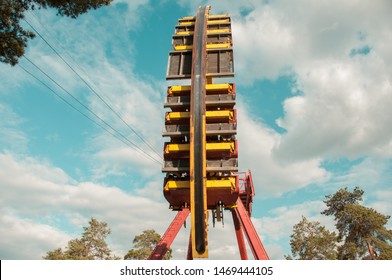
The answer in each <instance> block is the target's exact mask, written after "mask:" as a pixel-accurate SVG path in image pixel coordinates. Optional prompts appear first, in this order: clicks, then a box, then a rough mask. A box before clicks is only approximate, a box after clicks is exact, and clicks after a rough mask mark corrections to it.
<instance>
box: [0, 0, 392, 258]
mask: <svg viewBox="0 0 392 280" xmlns="http://www.w3.org/2000/svg"><path fill="white" fill-rule="evenodd" d="M205 4H209V5H211V6H212V11H211V12H212V13H213V14H218V13H229V14H230V15H231V17H232V22H233V23H232V27H233V40H234V46H233V47H234V61H235V73H236V77H235V78H234V82H235V83H236V85H237V95H238V101H237V110H238V122H239V124H238V139H239V160H240V169H241V170H242V171H246V170H247V169H251V170H252V174H253V179H254V183H255V187H256V197H255V203H254V211H253V221H254V224H255V226H256V228H257V230H258V232H259V234H260V236H261V238H262V240H263V243H264V245H265V247H266V249H267V252H268V253H269V255H270V257H271V258H272V259H282V258H283V255H284V254H288V253H289V252H290V248H289V238H290V234H291V232H292V227H293V225H294V224H295V223H297V222H298V221H299V220H300V219H301V216H302V215H304V216H307V217H308V218H310V219H312V220H319V221H321V222H322V223H323V224H325V225H326V226H327V227H328V228H329V229H333V224H334V222H333V220H331V219H329V218H328V217H324V216H322V215H320V211H322V210H323V209H324V204H323V202H322V200H323V199H324V196H325V195H326V194H330V193H334V192H335V191H336V190H338V189H339V188H341V187H349V188H350V187H351V188H352V187H354V186H359V187H361V188H363V189H364V190H365V202H364V204H365V205H366V206H369V207H373V208H375V209H376V210H378V211H380V212H382V213H384V214H391V213H392V206H391V203H390V201H391V200H392V189H391V184H390V182H391V172H390V170H391V166H392V129H391V125H390V119H391V118H392V110H391V109H390V108H392V49H391V48H390V46H391V44H392V31H391V30H390V28H389V27H390V26H391V24H392V22H391V21H392V19H391V17H390V15H389V11H390V10H391V8H392V4H391V2H390V1H388V0H384V1H383V0H377V1H370V0H369V1H360V2H359V1H338V0H329V1H311V0H300V1H296V3H295V5H294V4H293V3H292V1H289V0H275V1H256V0H248V1H236V2H234V3H230V2H229V1H184V0H179V1H169V0H167V1H148V0H139V1H130V0H129V1H127V0H117V1H116V0H115V1H114V2H113V4H112V5H111V6H109V7H106V8H102V9H100V10H97V11H93V12H90V13H89V14H86V15H83V16H81V17H80V18H79V19H77V20H71V19H67V18H62V17H58V16H56V15H55V11H53V10H41V11H35V12H29V13H27V15H26V19H27V20H28V22H30V23H31V24H32V25H33V26H34V28H36V29H37V30H38V31H39V32H40V33H41V34H42V35H43V37H44V38H45V39H46V40H47V41H48V42H49V43H50V44H51V45H52V47H54V48H55V49H56V51H57V52H58V53H60V54H61V56H62V57H63V58H64V59H65V60H66V61H67V62H68V64H70V65H71V66H72V67H73V68H74V69H75V70H76V71H77V72H78V73H79V75H80V76H81V77H83V79H84V80H85V81H87V82H88V84H89V85H90V87H92V88H93V89H94V90H95V91H96V92H97V93H98V94H99V95H100V96H102V97H103V98H104V99H105V100H106V101H107V102H109V103H110V104H111V105H112V107H113V108H115V110H116V112H118V114H119V115H121V116H122V117H123V119H124V120H126V122H127V123H128V124H129V125H130V126H131V127H132V128H133V129H135V130H137V131H138V132H139V133H140V135H142V136H143V137H144V139H146V140H147V141H148V143H149V144H150V145H151V146H153V147H154V149H155V150H157V151H158V152H159V153H160V152H161V150H162V147H163V142H164V139H163V138H162V137H161V132H162V127H163V120H164V109H163V98H164V95H165V90H166V87H167V86H168V85H169V84H172V83H169V82H167V81H165V72H166V63H167V57H168V52H169V51H170V50H171V49H172V46H171V35H172V34H173V31H174V25H175V24H176V22H177V20H178V18H180V17H182V16H186V15H193V14H195V12H196V9H197V7H198V6H199V5H205ZM305 7H306V8H305ZM26 57H27V58H29V59H30V60H31V61H33V62H34V63H35V64H37V65H39V67H40V68H41V69H43V70H44V71H45V72H46V73H47V74H48V75H50V76H51V77H53V78H54V79H55V80H56V82H57V83H59V84H60V85H61V86H62V87H64V88H65V89H66V90H67V91H68V92H70V93H72V94H73V95H74V96H76V97H77V98H78V99H79V100H81V101H82V102H83V103H84V104H85V105H86V106H87V107H88V108H89V109H90V110H92V111H93V112H94V113H96V114H97V115H98V116H99V117H100V118H101V119H103V120H105V121H106V122H107V123H110V124H111V125H112V126H113V127H115V128H116V129H117V130H118V131H120V132H121V133H122V134H124V135H126V136H127V137H128V138H129V139H130V140H131V141H132V142H133V143H137V145H138V146H140V147H141V148H142V149H143V150H145V151H148V149H149V148H148V147H147V146H146V145H145V143H143V142H142V141H141V140H140V139H139V138H138V137H137V136H136V135H135V134H134V133H133V132H132V131H131V130H130V129H129V128H128V127H126V126H125V125H124V124H123V123H122V122H121V121H120V120H119V118H117V117H116V115H114V114H113V113H112V112H111V111H110V110H108V108H107V107H106V106H105V105H104V104H103V103H102V102H101V101H100V100H99V98H98V97H97V96H96V95H95V94H94V93H93V92H92V91H91V89H89V88H88V87H87V86H86V84H85V83H84V82H83V81H82V80H81V79H80V78H79V77H78V76H77V75H75V73H74V72H73V71H72V70H71V69H70V68H69V67H68V66H67V65H66V64H65V63H64V62H63V61H62V60H61V59H60V58H59V57H58V56H57V55H56V54H55V53H54V52H53V50H52V49H51V48H50V47H49V46H48V45H46V44H45V42H44V41H43V40H42V39H41V38H39V37H38V36H37V38H36V39H34V40H33V41H31V42H30V43H29V47H28V49H27V52H26ZM20 66H22V67H23V68H25V69H27V70H28V71H31V72H33V73H34V74H35V75H36V76H38V77H39V78H40V79H41V80H42V81H43V82H45V84H47V85H48V86H49V87H50V88H52V89H53V90H55V91H56V93H58V94H60V95H61V96H62V97H64V98H66V99H67V100H68V101H70V102H73V100H72V99H71V98H70V97H69V96H68V95H67V94H66V93H65V92H64V91H62V90H61V89H59V88H58V87H56V85H55V84H53V82H52V81H50V80H49V79H48V78H47V77H45V76H44V75H43V74H42V73H40V72H39V71H38V70H37V69H36V68H34V66H33V65H31V64H30V63H29V62H28V61H27V60H26V59H25V58H22V59H21V60H20ZM20 66H16V67H10V66H8V65H0V119H1V122H0V201H1V203H0V207H1V209H0V210H1V211H0V222H1V225H2V227H1V228H0V237H1V238H0V258H1V259H40V258H41V256H43V255H44V254H45V252H46V251H48V250H51V249H54V248H57V247H60V246H62V247H63V246H65V245H66V244H67V241H68V240H70V239H71V238H76V237H78V236H79V235H80V233H81V231H82V227H83V226H85V225H86V224H87V222H88V220H89V219H90V218H91V217H95V218H97V219H98V220H101V221H106V222H108V224H109V226H110V227H111V229H112V234H111V236H110V238H109V245H110V247H111V249H112V250H113V251H114V252H115V253H116V254H117V255H120V256H123V255H124V254H125V253H126V252H127V251H128V250H129V249H130V248H131V242H132V239H133V237H134V236H135V235H136V234H139V233H140V232H141V231H143V230H144V229H150V228H153V229H155V230H157V231H158V232H159V233H161V234H162V233H163V232H164V230H165V229H166V227H167V226H168V225H169V223H170V222H171V219H172V218H173V215H174V213H172V212H170V211H169V210H168V204H167V202H166V201H165V199H164V198H163V195H162V179H163V175H162V174H161V166H160V165H159V164H157V163H156V162H154V161H152V160H151V159H149V158H148V157H146V156H144V155H142V154H140V153H138V152H137V151H135V150H134V149H131V148H129V147H128V146H126V145H125V144H123V143H122V142H120V141H119V140H118V139H116V138H114V137H113V136H111V135H110V134H109V133H107V132H105V131H104V130H103V129H101V128H100V127H97V126H96V125H94V124H93V123H92V122H91V121H89V120H88V119H86V118H85V117H83V116H82V115H81V114H79V113H78V112H76V111H75V110H74V109H72V108H71V107H70V106H68V105H67V104H65V103H64V102H63V101H61V100H60V99H59V98H58V97H56V96H55V95H54V94H53V93H52V92H51V91H50V90H48V88H46V87H45V86H43V85H42V84H41V83H39V82H38V81H37V80H35V79H34V78H32V77H31V76H30V75H29V74H27V73H26V72H24V70H23V69H22V68H21V67H20ZM74 106H78V105H77V104H76V103H75V104H74ZM80 110H83V111H84V112H86V111H85V109H84V108H82V107H81V108H80ZM152 155H153V154H152ZM227 217H230V216H227ZM188 234H189V229H188V228H187V229H182V230H181V232H180V233H179V235H178V237H177V239H176V241H175V243H174V244H173V249H174V257H175V258H177V259H184V258H185V254H186V244H187V240H188ZM209 247H210V258H211V259H225V258H229V259H231V258H234V259H235V258H238V255H239V254H238V250H237V245H236V241H235V234H234V230H233V228H232V225H231V223H230V221H229V219H227V221H226V224H225V227H224V228H222V227H221V226H219V225H218V226H217V227H216V228H212V227H210V245H209Z"/></svg>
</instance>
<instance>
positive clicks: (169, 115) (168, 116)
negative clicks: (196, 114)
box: [166, 112, 190, 122]
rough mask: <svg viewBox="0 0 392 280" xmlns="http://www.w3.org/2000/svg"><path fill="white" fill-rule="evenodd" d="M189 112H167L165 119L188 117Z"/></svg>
mask: <svg viewBox="0 0 392 280" xmlns="http://www.w3.org/2000/svg"><path fill="white" fill-rule="evenodd" d="M189 117H190V112H167V113H166V121H168V122H170V121H173V120H179V119H189Z"/></svg>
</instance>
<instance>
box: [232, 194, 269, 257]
mask: <svg viewBox="0 0 392 280" xmlns="http://www.w3.org/2000/svg"><path fill="white" fill-rule="evenodd" d="M237 206H238V207H237V208H235V209H234V211H235V212H236V214H237V215H238V217H239V219H240V222H241V225H242V227H243V229H244V231H245V235H246V238H247V239H248V243H249V245H250V248H251V250H252V253H253V256H254V258H255V259H256V260H269V257H268V255H267V252H266V251H265V249H264V246H263V243H261V240H260V237H259V235H258V234H257V231H256V229H255V227H254V226H253V223H252V220H251V219H250V216H249V215H248V212H247V211H246V209H245V206H244V204H243V203H242V201H241V199H238V200H237Z"/></svg>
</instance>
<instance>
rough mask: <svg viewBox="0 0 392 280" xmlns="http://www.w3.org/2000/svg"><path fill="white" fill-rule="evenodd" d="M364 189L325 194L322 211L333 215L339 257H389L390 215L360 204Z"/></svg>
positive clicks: (390, 248) (391, 247) (391, 240)
mask: <svg viewBox="0 0 392 280" xmlns="http://www.w3.org/2000/svg"><path fill="white" fill-rule="evenodd" d="M363 194H364V191H363V190H361V189H359V188H358V187H356V188H354V190H353V191H352V192H350V191H348V190H347V188H345V189H340V190H339V191H337V192H336V193H335V194H332V195H327V196H326V198H327V200H325V201H324V203H325V204H326V205H327V209H326V210H324V211H323V212H321V213H322V214H324V215H327V216H334V218H335V221H336V229H337V230H338V232H339V235H338V238H339V239H338V240H339V241H342V242H343V244H342V245H341V246H339V248H338V258H339V259H360V258H369V259H392V246H391V242H392V230H389V229H387V228H386V224H387V223H388V220H389V218H390V216H387V215H383V214H381V213H379V212H377V211H376V210H374V209H372V208H368V207H365V206H362V205H360V204H359V201H362V195H363ZM366 254H368V255H366Z"/></svg>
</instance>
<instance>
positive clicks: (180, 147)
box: [165, 144, 189, 154]
mask: <svg viewBox="0 0 392 280" xmlns="http://www.w3.org/2000/svg"><path fill="white" fill-rule="evenodd" d="M186 151H189V144H168V145H166V148H165V154H170V153H178V152H186Z"/></svg>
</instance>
